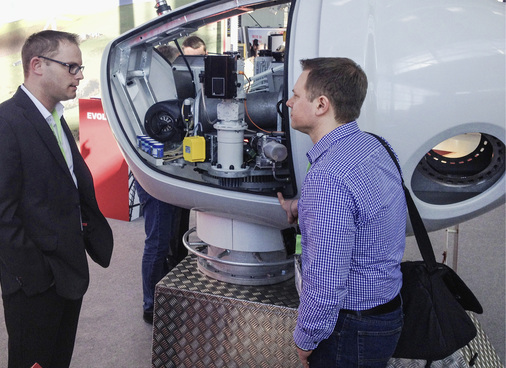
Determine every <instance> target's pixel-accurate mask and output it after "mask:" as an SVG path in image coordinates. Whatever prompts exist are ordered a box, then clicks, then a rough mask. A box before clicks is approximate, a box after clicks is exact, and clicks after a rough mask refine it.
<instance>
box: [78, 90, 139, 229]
mask: <svg viewBox="0 0 506 368" xmlns="http://www.w3.org/2000/svg"><path fill="white" fill-rule="evenodd" d="M79 141H80V146H81V154H82V155H83V157H84V160H85V161H86V164H87V165H88V166H89V168H90V170H91V173H92V175H93V181H94V184H95V192H96V196H97V201H98V205H99V207H100V210H101V211H102V213H103V214H104V216H105V217H108V218H114V219H118V220H124V221H128V220H129V199H128V165H127V164H126V162H125V160H124V158H123V156H122V154H121V152H120V150H119V148H118V144H117V143H116V140H115V139H114V137H113V135H112V132H111V128H110V127H109V123H108V122H107V119H106V117H105V113H104V110H103V108H102V102H101V101H100V100H99V99H89V100H88V99H80V100H79Z"/></svg>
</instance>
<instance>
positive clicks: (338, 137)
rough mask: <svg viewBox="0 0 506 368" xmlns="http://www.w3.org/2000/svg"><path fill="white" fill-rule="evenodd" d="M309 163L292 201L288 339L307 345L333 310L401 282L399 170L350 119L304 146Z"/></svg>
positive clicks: (389, 292)
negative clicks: (294, 309)
mask: <svg viewBox="0 0 506 368" xmlns="http://www.w3.org/2000/svg"><path fill="white" fill-rule="evenodd" d="M307 156H308V159H309V162H310V163H311V169H310V170H309V172H308V173H307V175H306V178H305V180H304V184H303V186H302V191H301V196H300V199H299V202H298V211H299V226H300V230H301V234H302V279H303V288H302V291H301V295H300V305H299V314H298V319H297V326H296V328H295V331H294V334H293V336H294V340H295V343H296V344H297V346H299V347H300V348H302V349H307V350H313V349H314V348H316V346H317V345H318V344H319V343H320V341H322V340H324V339H326V338H328V337H329V336H330V334H331V333H332V331H333V330H334V327H335V325H336V322H337V317H338V314H339V310H340V309H341V308H344V309H352V310H365V309H369V308H372V307H375V306H377V305H380V304H383V303H386V302H388V301H390V300H391V299H393V298H394V297H395V296H396V295H397V294H398V293H399V292H400V289H401V285H402V274H401V270H400V262H401V260H402V256H403V253H404V247H405V231H406V229H405V227H406V212H407V208H406V201H405V197H404V192H403V189H402V186H401V178H400V175H399V171H398V170H397V167H396V166H395V164H394V162H393V161H392V159H391V158H390V156H389V154H388V153H387V151H386V150H385V148H384V147H383V146H382V145H381V143H380V142H379V141H378V140H377V139H376V138H375V137H373V136H371V135H370V134H367V133H364V132H362V131H361V130H360V129H359V128H358V125H357V123H356V122H351V123H347V124H344V125H342V126H340V127H338V128H336V129H335V130H333V131H332V132H330V133H328V134H327V135H325V136H324V137H323V138H322V139H321V140H320V141H318V142H317V143H316V144H315V145H314V146H313V148H311V150H310V151H309V152H308V153H307Z"/></svg>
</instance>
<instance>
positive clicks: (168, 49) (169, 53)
mask: <svg viewBox="0 0 506 368" xmlns="http://www.w3.org/2000/svg"><path fill="white" fill-rule="evenodd" d="M157 51H158V52H159V53H160V54H161V55H162V56H163V57H164V58H165V59H166V60H167V61H168V62H170V63H171V64H172V63H173V62H174V60H176V58H177V57H178V56H179V50H178V49H177V47H174V46H171V45H162V46H158V48H157Z"/></svg>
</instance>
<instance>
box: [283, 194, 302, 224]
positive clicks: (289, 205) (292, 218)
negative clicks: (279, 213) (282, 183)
mask: <svg viewBox="0 0 506 368" xmlns="http://www.w3.org/2000/svg"><path fill="white" fill-rule="evenodd" d="M278 201H279V204H280V205H281V207H282V208H283V209H284V210H285V212H286V216H287V219H288V223H289V224H293V223H295V222H296V221H297V218H298V217H299V212H298V210H297V203H298V201H297V200H296V199H291V200H285V198H284V197H283V194H281V193H280V192H278Z"/></svg>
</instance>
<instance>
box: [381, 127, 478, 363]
mask: <svg viewBox="0 0 506 368" xmlns="http://www.w3.org/2000/svg"><path fill="white" fill-rule="evenodd" d="M372 135H373V136H375V137H376V138H377V139H378V140H379V141H380V142H381V143H382V144H383V146H384V147H385V148H386V150H387V151H388V153H389V154H390V156H391V157H392V159H393V161H394V162H395V165H396V166H397V168H398V169H399V173H401V170H400V167H399V163H398V162H397V159H396V157H395V155H394V154H393V152H392V150H391V149H390V147H389V146H388V144H387V143H386V142H385V141H384V140H383V139H382V138H380V137H378V136H376V135H374V134H372ZM401 178H402V173H401ZM402 186H403V189H404V193H405V195H406V202H407V205H408V211H409V218H410V220H411V225H412V227H413V231H414V234H415V238H416V241H417V243H418V248H419V249H420V253H421V255H422V258H423V261H414V262H402V263H401V271H402V289H401V296H402V300H403V312H404V325H403V327H402V332H401V336H400V338H399V342H398V344H397V348H396V350H395V353H394V354H393V356H394V357H395V358H407V359H423V360H427V361H435V360H441V359H444V358H446V357H447V356H449V355H451V354H453V353H454V352H455V351H457V350H459V349H460V348H462V347H464V346H466V345H467V344H468V343H469V342H470V341H471V340H472V339H473V338H474V337H475V336H476V327H475V326H474V323H473V321H472V320H471V318H470V317H469V315H468V314H467V312H466V310H469V311H473V312H476V313H479V314H481V313H483V308H482V307H481V304H480V302H479V301H478V300H477V299H476V297H475V296H474V294H473V292H472V291H471V290H470V289H469V288H468V287H467V286H466V284H465V283H464V281H462V279H461V278H460V277H459V276H458V275H457V274H456V273H455V271H453V269H451V268H450V267H448V266H446V265H445V264H442V263H438V262H436V258H435V256H434V251H433V249H432V244H431V242H430V239H429V236H428V234H427V230H426V229H425V225H424V224H423V221H422V218H421V217H420V214H419V213H418V210H417V208H416V205H415V203H414V202H413V199H412V198H411V194H410V192H409V190H408V188H406V186H405V185H404V180H403V181H402Z"/></svg>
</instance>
